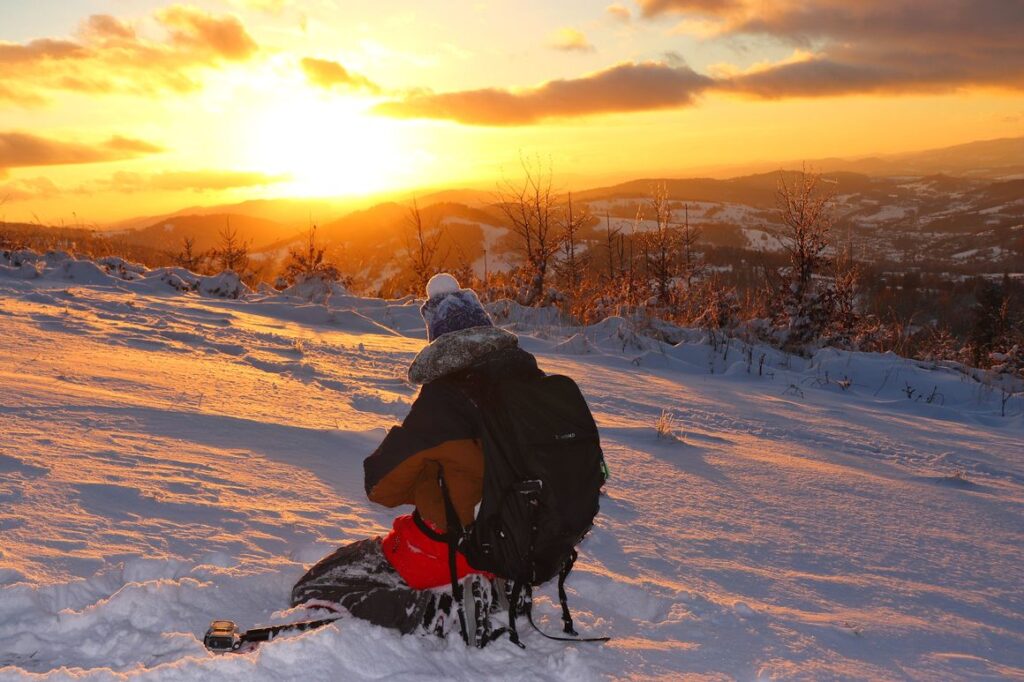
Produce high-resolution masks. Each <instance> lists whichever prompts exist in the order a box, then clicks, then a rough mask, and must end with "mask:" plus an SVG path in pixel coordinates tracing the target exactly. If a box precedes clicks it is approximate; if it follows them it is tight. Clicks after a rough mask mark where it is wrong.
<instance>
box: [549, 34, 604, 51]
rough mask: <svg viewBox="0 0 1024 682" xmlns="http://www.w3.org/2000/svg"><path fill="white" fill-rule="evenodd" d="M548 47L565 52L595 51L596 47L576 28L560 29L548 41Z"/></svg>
mask: <svg viewBox="0 0 1024 682" xmlns="http://www.w3.org/2000/svg"><path fill="white" fill-rule="evenodd" d="M548 46H549V47H553V48H554V49H556V50H562V51H563V52H593V51H594V46H593V45H591V44H590V41H588V40H587V36H585V35H584V34H583V32H582V31H579V30H577V29H575V28H561V29H558V30H557V31H555V33H554V34H553V35H552V36H551V38H550V40H549V41H548Z"/></svg>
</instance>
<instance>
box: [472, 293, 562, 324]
mask: <svg viewBox="0 0 1024 682" xmlns="http://www.w3.org/2000/svg"><path fill="white" fill-rule="evenodd" d="M484 309H485V310H486V311H487V313H488V314H489V315H490V316H491V319H492V320H494V323H495V324H498V325H514V326H517V327H528V328H536V327H541V326H555V325H560V324H562V323H563V322H564V320H563V319H562V311H560V310H559V309H558V308H555V307H553V306H548V307H545V308H531V307H529V306H525V305H522V304H520V303H518V302H516V301H513V300H511V299H508V298H503V299H500V300H497V301H493V302H491V303H487V304H485V305H484Z"/></svg>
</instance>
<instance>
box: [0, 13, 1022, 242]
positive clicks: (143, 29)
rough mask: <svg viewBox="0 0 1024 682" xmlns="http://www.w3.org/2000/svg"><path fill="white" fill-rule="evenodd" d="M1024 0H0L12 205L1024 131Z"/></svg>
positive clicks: (850, 150) (0, 70)
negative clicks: (531, 158) (523, 161)
mask: <svg viewBox="0 0 1024 682" xmlns="http://www.w3.org/2000/svg"><path fill="white" fill-rule="evenodd" d="M1022 35H1024V1H1021V0H859V1H858V2H841V1H840V0H817V1H811V0H780V1H778V2H762V1H760V0H620V1H619V2H615V3H607V2H583V1H580V0H567V1H564V2H557V3H556V2H541V1H539V0H523V1H520V2H516V3H499V2H440V1H436V0H429V1H428V0H416V1H411V0H410V1H406V0H387V1H383V2H382V1H380V0H378V1H377V2H362V1H341V0H336V1H329V0H313V1H311V2H297V1H293V0H209V1H202V0H195V1H193V2H189V3H188V4H174V3H169V2H166V1H162V2H161V1H156V0H111V1H108V2H101V1H99V0H59V1H58V0H34V1H32V2H28V1H18V0H0V202H3V206H2V207H0V218H6V219H7V220H36V219H38V220H40V221H42V222H45V223H64V224H78V223H82V224H98V223H103V222H105V221H110V220H115V219H120V218H125V217H128V216H132V215H140V214H156V213H160V212H163V211H168V210H175V209H178V208H182V207H185V206H189V205H194V204H215V203H223V202H233V201H240V200H245V199H250V198H265V197H283V196H350V195H362V194H367V193H380V192H390V191H397V192H408V191H411V190H412V189H413V188H423V187H439V186H479V187H488V186H490V187H493V184H494V181H495V179H497V178H499V177H501V175H502V174H503V173H505V174H508V175H512V174H514V173H515V172H516V168H517V164H518V159H519V157H520V155H522V154H527V155H533V154H540V155H542V156H544V157H550V159H551V162H552V165H553V167H554V169H555V172H556V174H557V175H559V176H560V177H561V178H562V179H563V181H564V182H563V184H564V185H567V186H569V187H572V186H574V185H575V186H585V185H592V184H595V183H598V182H608V181H612V180H617V179H627V178H632V177H639V176H651V175H686V174H690V173H694V172H697V171H700V170H704V171H708V170H710V169H718V170H719V172H720V173H721V172H725V171H722V170H721V169H723V168H726V167H731V166H742V165H743V164H748V163H752V162H759V161H771V162H783V161H795V160H800V159H814V158H822V157H828V156H845V157H858V156H866V155H872V154H877V153H893V152H900V151H909V150H917V149H925V148H929V147H939V146H946V145H951V144H957V143H961V142H968V141H972V140H978V139H990V138H996V137H1010V136H1020V135H1024V39H1022V37H1021V36H1022Z"/></svg>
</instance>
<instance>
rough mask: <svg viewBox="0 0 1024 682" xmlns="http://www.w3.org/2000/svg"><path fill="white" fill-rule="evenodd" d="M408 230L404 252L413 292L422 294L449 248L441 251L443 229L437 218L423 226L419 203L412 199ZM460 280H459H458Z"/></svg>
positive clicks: (448, 253)
mask: <svg viewBox="0 0 1024 682" xmlns="http://www.w3.org/2000/svg"><path fill="white" fill-rule="evenodd" d="M407 223H408V231H407V233H406V237H405V253H406V258H407V259H408V261H409V269H410V270H411V271H412V276H413V279H414V284H415V293H416V294H418V295H422V294H423V292H424V291H426V288H427V282H428V281H430V278H431V277H433V276H434V275H436V274H437V273H438V272H440V271H441V269H442V268H443V267H444V264H445V262H446V261H447V260H448V256H449V255H450V252H451V249H450V248H449V249H447V250H445V251H444V252H443V253H442V252H441V240H442V238H443V237H444V231H443V229H442V228H441V224H440V221H439V220H434V221H433V222H432V223H431V225H429V226H424V224H423V214H422V213H421V212H420V207H419V204H418V203H417V202H416V200H415V199H413V202H412V208H410V209H409V216H408V219H407ZM460 281H461V280H460Z"/></svg>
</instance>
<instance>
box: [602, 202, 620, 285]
mask: <svg viewBox="0 0 1024 682" xmlns="http://www.w3.org/2000/svg"><path fill="white" fill-rule="evenodd" d="M604 230H605V248H606V249H607V250H608V279H609V280H612V279H615V251H616V239H615V238H616V237H618V236H619V232H621V231H622V227H616V228H615V229H614V230H613V229H612V219H611V216H609V215H608V212H607V211H606V212H605V214H604ZM619 252H620V258H621V239H620V240H619ZM620 262H621V261H620Z"/></svg>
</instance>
